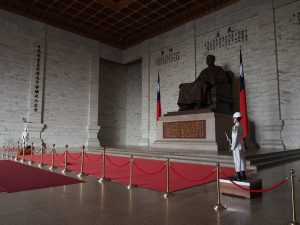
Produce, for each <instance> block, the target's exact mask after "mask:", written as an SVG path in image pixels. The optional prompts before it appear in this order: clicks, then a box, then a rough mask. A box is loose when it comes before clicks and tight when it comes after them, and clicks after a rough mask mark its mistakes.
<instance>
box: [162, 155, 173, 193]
mask: <svg viewBox="0 0 300 225" xmlns="http://www.w3.org/2000/svg"><path fill="white" fill-rule="evenodd" d="M166 171H167V172H166V174H167V177H166V178H167V188H166V189H167V190H166V193H165V194H164V198H168V197H170V196H172V195H173V194H172V193H171V192H170V159H169V158H168V159H167V162H166Z"/></svg>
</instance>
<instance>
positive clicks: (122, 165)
mask: <svg viewBox="0 0 300 225" xmlns="http://www.w3.org/2000/svg"><path fill="white" fill-rule="evenodd" d="M106 158H107V160H108V162H110V163H111V164H112V165H113V166H114V167H119V168H121V167H125V166H127V165H128V164H129V163H130V160H128V161H127V162H126V163H124V164H121V165H120V164H116V163H114V162H113V161H111V159H110V157H109V156H108V155H106Z"/></svg>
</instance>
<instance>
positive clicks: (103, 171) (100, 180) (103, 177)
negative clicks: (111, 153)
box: [98, 148, 110, 183]
mask: <svg viewBox="0 0 300 225" xmlns="http://www.w3.org/2000/svg"><path fill="white" fill-rule="evenodd" d="M105 156H106V154H105V148H103V153H102V177H101V178H100V179H99V180H98V182H99V183H102V182H104V181H109V180H110V179H109V178H107V177H105Z"/></svg>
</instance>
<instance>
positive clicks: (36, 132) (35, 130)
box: [26, 123, 45, 149]
mask: <svg viewBox="0 0 300 225" xmlns="http://www.w3.org/2000/svg"><path fill="white" fill-rule="evenodd" d="M44 126H45V125H44V124H43V123H27V126H26V127H27V129H28V131H29V141H28V145H31V143H33V145H34V147H35V148H37V149H39V148H40V146H41V144H42V143H43V140H42V139H41V132H42V131H43V129H44Z"/></svg>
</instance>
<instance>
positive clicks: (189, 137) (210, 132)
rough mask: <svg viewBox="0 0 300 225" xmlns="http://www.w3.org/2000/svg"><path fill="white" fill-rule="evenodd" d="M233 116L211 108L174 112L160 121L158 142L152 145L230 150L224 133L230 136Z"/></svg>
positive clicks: (189, 148) (214, 150)
mask: <svg viewBox="0 0 300 225" xmlns="http://www.w3.org/2000/svg"><path fill="white" fill-rule="evenodd" d="M232 126H233V122H232V115H229V114H224V113H215V112H211V111H210V110H208V109H203V110H190V111H181V112H171V113H168V114H166V115H164V116H162V117H161V118H160V120H159V121H158V123H157V129H156V141H155V142H154V143H153V144H152V145H151V147H152V148H168V149H188V150H201V151H211V152H218V151H224V150H226V151H228V150H229V144H228V141H227V139H226V136H225V132H227V134H228V136H229V137H230V136H231V128H232Z"/></svg>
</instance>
